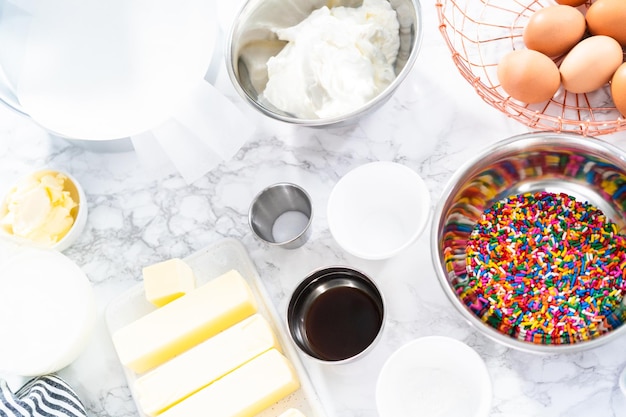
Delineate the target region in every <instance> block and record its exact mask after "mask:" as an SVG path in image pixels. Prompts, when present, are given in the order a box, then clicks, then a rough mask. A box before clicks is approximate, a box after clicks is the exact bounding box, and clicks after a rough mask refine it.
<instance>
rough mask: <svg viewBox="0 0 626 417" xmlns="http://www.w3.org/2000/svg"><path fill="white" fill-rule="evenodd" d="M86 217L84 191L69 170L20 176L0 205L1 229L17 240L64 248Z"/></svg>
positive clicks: (35, 244) (83, 224) (47, 170)
mask: <svg viewBox="0 0 626 417" xmlns="http://www.w3.org/2000/svg"><path fill="white" fill-rule="evenodd" d="M86 221H87V204H86V197H85V194H84V191H83V189H82V187H81V186H80V184H79V183H78V182H77V181H76V179H74V177H72V176H71V175H70V174H68V173H66V172H62V171H58V170H51V169H44V170H39V171H36V172H34V173H31V174H29V175H26V176H24V177H22V178H21V179H20V180H19V181H17V183H16V184H15V185H14V186H13V187H11V188H10V189H9V191H8V193H7V194H6V196H5V197H4V200H3V201H2V205H0V231H1V232H2V235H4V236H5V237H7V238H9V239H11V240H13V241H14V242H17V243H19V244H24V245H29V246H35V247H39V248H50V249H55V250H59V251H63V250H65V249H67V248H68V247H69V246H70V245H71V244H72V243H74V241H75V240H76V239H77V238H78V236H79V235H80V233H81V232H82V230H83V229H84V227H85V223H86Z"/></svg>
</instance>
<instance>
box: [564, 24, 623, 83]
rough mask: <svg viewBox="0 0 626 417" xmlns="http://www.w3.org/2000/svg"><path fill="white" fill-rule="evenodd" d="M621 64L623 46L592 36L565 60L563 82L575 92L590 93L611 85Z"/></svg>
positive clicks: (607, 38) (608, 38)
mask: <svg viewBox="0 0 626 417" xmlns="http://www.w3.org/2000/svg"><path fill="white" fill-rule="evenodd" d="M621 63H622V47H621V46H620V44H619V43H617V41H616V40H615V39H613V38H611V37H609V36H603V35H598V36H591V37H589V38H587V39H585V40H582V41H580V42H579V43H578V45H576V46H575V47H573V48H572V50H571V51H570V52H569V53H568V54H567V55H566V56H565V58H563V62H561V66H560V67H559V70H560V72H561V82H562V83H563V87H564V88H565V89H566V90H568V91H570V92H572V93H589V92H591V91H594V90H597V89H598V88H600V87H602V86H603V85H604V84H606V83H608V82H609V80H610V79H611V77H612V76H613V74H614V73H615V70H616V69H617V67H619V66H620V64H621Z"/></svg>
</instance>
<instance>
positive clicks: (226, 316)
mask: <svg viewBox="0 0 626 417" xmlns="http://www.w3.org/2000/svg"><path fill="white" fill-rule="evenodd" d="M256 311H257V303H256V300H255V298H254V294H252V291H251V289H250V286H249V285H248V283H247V282H246V281H245V280H244V278H243V277H242V276H241V275H240V274H239V272H237V271H235V270H231V271H229V272H227V273H225V274H224V275H221V276H219V277H217V278H215V279H213V280H211V281H209V282H207V283H206V284H204V285H202V286H200V287H198V288H196V289H195V290H193V291H192V292H190V293H189V294H186V295H184V296H182V297H180V298H178V299H176V300H174V301H172V302H171V303H169V304H167V305H165V306H163V307H161V308H159V309H156V310H154V311H153V312H151V313H148V314H147V315H145V316H143V317H141V318H139V319H137V320H135V321H134V322H132V323H130V324H128V325H126V326H125V327H122V328H120V329H119V330H118V331H116V332H115V333H114V334H113V336H112V340H113V344H114V346H115V349H116V351H117V354H118V356H119V358H120V362H121V363H122V365H124V366H126V367H128V368H129V369H131V370H132V371H134V372H136V373H143V372H145V371H148V370H149V369H151V368H154V367H155V366H158V365H160V364H162V363H164V362H165V361H167V360H169V359H172V358H173V357H174V356H176V355H178V354H180V353H182V352H184V351H186V350H188V349H190V348H191V347H193V346H195V345H197V344H198V343H200V342H202V341H204V340H206V339H207V338H209V337H211V336H214V335H215V334H217V333H219V332H221V331H222V330H224V329H226V328H228V327H230V326H232V325H233V324H235V323H237V322H239V321H241V320H243V319H245V318H246V317H249V316H251V315H252V314H254V313H256Z"/></svg>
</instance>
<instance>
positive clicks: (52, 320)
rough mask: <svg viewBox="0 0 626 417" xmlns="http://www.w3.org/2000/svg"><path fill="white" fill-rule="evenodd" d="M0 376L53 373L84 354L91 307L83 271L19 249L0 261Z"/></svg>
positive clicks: (59, 258) (58, 257) (53, 255)
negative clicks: (0, 341) (6, 374)
mask: <svg viewBox="0 0 626 417" xmlns="http://www.w3.org/2000/svg"><path fill="white" fill-rule="evenodd" d="M0 271H1V273H0V335H2V341H3V342H2V343H1V344H0V372H2V373H8V374H14V375H22V376H35V375H43V374H47V373H52V372H56V371H58V370H59V369H61V368H63V367H65V366H67V365H69V364H70V363H71V362H72V361H74V359H76V358H77V357H78V355H79V354H80V353H81V352H82V351H83V349H84V347H85V346H86V344H87V342H88V340H89V337H90V335H91V332H92V329H93V326H94V322H95V316H96V304H95V297H94V293H93V290H92V287H91V284H90V282H89V280H88V279H87V277H86V276H85V274H84V273H83V271H82V270H81V269H80V268H79V267H78V265H76V264H75V263H74V262H72V261H71V260H70V259H69V258H67V257H66V256H65V255H63V254H61V253H60V252H57V251H54V250H43V249H34V248H21V249H19V250H16V251H15V253H13V254H11V255H9V256H7V257H6V258H3V259H0Z"/></svg>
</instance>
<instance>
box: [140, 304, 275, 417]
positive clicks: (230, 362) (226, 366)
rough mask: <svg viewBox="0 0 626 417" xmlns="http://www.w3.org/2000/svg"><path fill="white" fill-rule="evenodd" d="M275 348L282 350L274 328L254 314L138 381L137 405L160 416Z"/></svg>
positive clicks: (148, 413) (150, 414)
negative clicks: (166, 410)
mask: <svg viewBox="0 0 626 417" xmlns="http://www.w3.org/2000/svg"><path fill="white" fill-rule="evenodd" d="M272 348H275V349H280V344H279V342H278V340H277V339H276V336H275V335H274V332H273V330H272V328H271V327H270V325H269V323H268V322H267V320H265V318H263V316H261V315H260V314H254V315H252V316H251V317H248V318H247V319H244V320H243V321H241V322H239V323H237V324H235V325H234V326H232V327H229V328H228V329H226V330H224V331H223V332H221V333H218V334H217V335H215V336H213V337H211V338H209V339H207V340H205V341H204V342H202V343H200V344H199V345H197V346H195V347H193V348H191V349H190V350H188V351H186V352H184V353H182V354H180V355H179V356H177V357H175V358H173V359H172V360H170V361H168V362H166V363H164V364H163V365H161V366H159V367H157V368H155V369H154V370H152V371H150V372H148V373H146V374H144V375H143V376H141V377H140V378H138V379H137V380H136V381H135V386H134V388H135V396H136V399H137V402H138V403H139V405H140V406H141V408H142V410H143V411H144V413H146V414H147V415H149V416H156V415H157V414H159V413H161V412H162V411H163V410H165V409H166V408H169V407H171V406H172V405H174V404H176V403H178V402H180V401H181V400H183V399H185V398H187V397H188V396H190V395H191V394H193V393H194V392H196V391H198V390H200V389H202V388H204V387H205V386H207V385H209V384H210V383H212V382H213V381H215V380H217V379H218V378H220V377H222V376H223V375H225V374H227V373H229V372H231V371H233V370H234V369H236V368H238V367H239V366H241V365H243V364H244V363H246V362H248V361H250V360H251V359H253V358H255V357H257V356H259V355H260V354H262V353H264V352H266V351H268V350H269V349H272Z"/></svg>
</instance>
